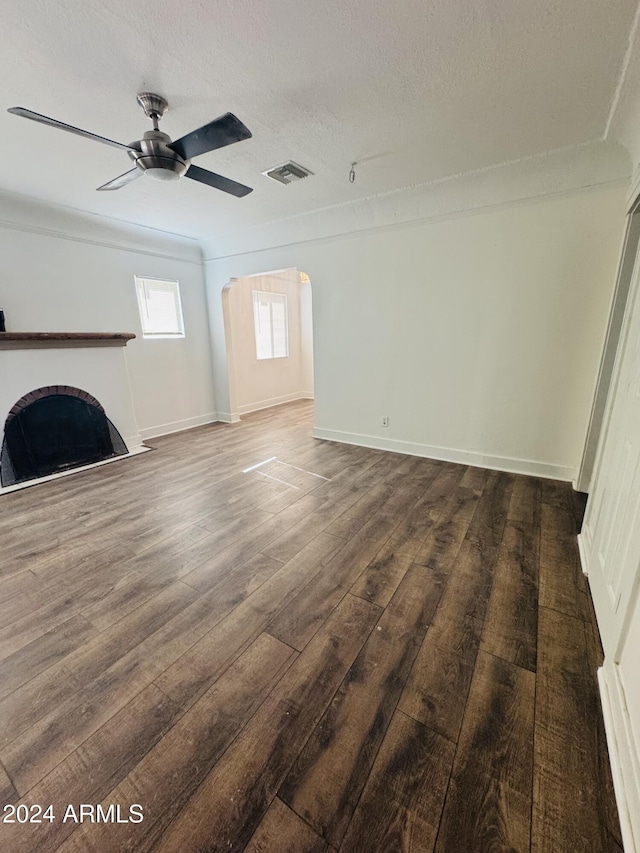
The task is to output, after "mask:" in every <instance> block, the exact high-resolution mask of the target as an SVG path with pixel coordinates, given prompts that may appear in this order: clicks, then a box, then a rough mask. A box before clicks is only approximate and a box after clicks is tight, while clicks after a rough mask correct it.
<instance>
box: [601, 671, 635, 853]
mask: <svg viewBox="0 0 640 853" xmlns="http://www.w3.org/2000/svg"><path fill="white" fill-rule="evenodd" d="M598 684H599V686H600V699H601V702H602V714H603V717H604V728H605V732H606V734H607V746H608V747H609V760H610V762H611V773H612V775H613V787H614V789H615V793H616V802H617V804H618V814H619V816H620V829H621V831H622V841H623V844H624V849H625V853H640V756H639V755H638V749H637V746H636V744H635V741H634V737H633V732H632V729H631V721H630V720H629V715H628V712H627V705H626V702H625V698H624V689H623V687H622V684H621V682H620V677H619V675H618V668H617V666H616V665H615V664H609V663H608V662H607V660H606V659H605V662H604V666H602V667H600V669H599V670H598Z"/></svg>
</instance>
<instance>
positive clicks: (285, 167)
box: [262, 161, 313, 184]
mask: <svg viewBox="0 0 640 853" xmlns="http://www.w3.org/2000/svg"><path fill="white" fill-rule="evenodd" d="M262 174H263V175H266V176H267V178H273V180H274V181H279V182H280V183H281V184H292V183H293V182H294V181H301V180H302V179H303V178H306V177H307V176H308V175H313V172H310V171H309V169H305V168H304V166H298V164H297V163H293V162H291V161H289V163H283V164H282V165H281V166H274V167H273V169H267V171H266V172H263V173H262Z"/></svg>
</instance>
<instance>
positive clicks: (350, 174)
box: [349, 160, 356, 184]
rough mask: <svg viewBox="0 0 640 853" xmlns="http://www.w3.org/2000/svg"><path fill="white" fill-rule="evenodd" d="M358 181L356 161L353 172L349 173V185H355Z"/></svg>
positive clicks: (352, 165) (352, 166)
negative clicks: (356, 180)
mask: <svg viewBox="0 0 640 853" xmlns="http://www.w3.org/2000/svg"><path fill="white" fill-rule="evenodd" d="M355 179H356V161H355V160H354V161H353V163H352V164H351V171H350V172H349V183H350V184H352V183H354V181H355Z"/></svg>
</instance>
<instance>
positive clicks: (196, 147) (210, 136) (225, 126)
mask: <svg viewBox="0 0 640 853" xmlns="http://www.w3.org/2000/svg"><path fill="white" fill-rule="evenodd" d="M251 135H252V134H251V131H250V130H249V128H248V127H245V126H244V124H243V123H242V122H241V121H240V119H239V118H236V116H234V114H233V113H225V114H224V115H223V116H218V118H215V119H214V120H213V121H210V122H209V124H205V125H204V127H199V128H198V129H197V130H192V131H191V133H187V134H186V135H185V136H182V137H181V138H180V139H176V141H175V142H170V143H169V148H171V149H172V150H173V151H175V152H176V154H179V155H180V156H181V157H184V159H185V160H191V158H192V157H197V156H198V155H199V154H206V153H207V151H214V150H215V149H216V148H224V146H225V145H231V144H232V143H233V142H242V140H243V139H250V138H251Z"/></svg>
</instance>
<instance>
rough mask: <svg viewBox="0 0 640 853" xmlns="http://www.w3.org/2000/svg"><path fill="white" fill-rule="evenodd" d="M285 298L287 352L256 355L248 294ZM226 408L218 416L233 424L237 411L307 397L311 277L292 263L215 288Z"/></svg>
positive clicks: (310, 389)
mask: <svg viewBox="0 0 640 853" xmlns="http://www.w3.org/2000/svg"><path fill="white" fill-rule="evenodd" d="M254 291H257V292H258V293H269V294H277V295H279V296H280V295H283V294H284V296H285V297H286V299H285V304H286V316H287V330H288V352H287V355H286V357H285V356H278V357H264V354H263V356H262V357H261V358H258V353H257V351H256V334H255V326H254V308H253V294H254ZM221 300H222V319H223V327H224V344H225V346H224V349H225V356H226V379H227V384H228V400H229V412H228V414H227V413H219V416H220V415H222V416H220V419H221V420H224V421H227V422H229V423H236V422H237V421H239V420H240V418H241V416H242V415H243V414H247V413H249V412H252V411H257V410H258V409H264V408H269V407H271V406H275V405H279V404H281V403H286V402H290V401H292V400H298V399H313V396H314V388H313V321H312V293H311V280H310V277H309V275H308V274H307V273H305V272H301V271H299V270H298V269H297V268H295V267H290V268H287V269H282V270H271V271H268V272H262V273H255V274H253V275H249V276H236V277H232V278H230V279H229V281H228V282H227V283H226V284H225V285H224V287H223V288H222V292H221Z"/></svg>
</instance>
